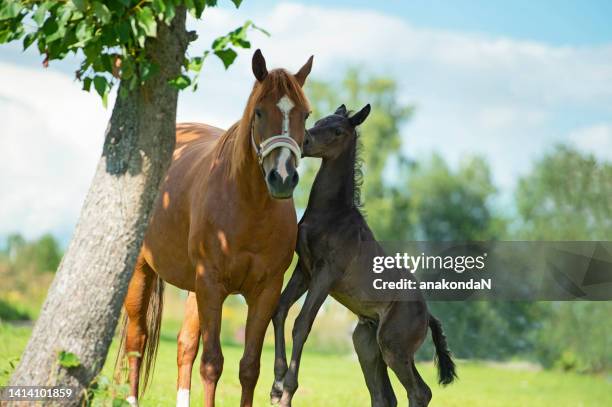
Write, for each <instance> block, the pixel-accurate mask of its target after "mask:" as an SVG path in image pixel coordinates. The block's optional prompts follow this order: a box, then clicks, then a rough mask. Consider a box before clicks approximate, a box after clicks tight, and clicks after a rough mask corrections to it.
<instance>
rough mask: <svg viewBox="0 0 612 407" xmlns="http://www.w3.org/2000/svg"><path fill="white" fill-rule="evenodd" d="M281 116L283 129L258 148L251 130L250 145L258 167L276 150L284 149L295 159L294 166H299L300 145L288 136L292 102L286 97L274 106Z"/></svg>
mask: <svg viewBox="0 0 612 407" xmlns="http://www.w3.org/2000/svg"><path fill="white" fill-rule="evenodd" d="M276 105H277V106H278V108H279V109H280V111H281V112H282V114H283V127H282V132H281V134H279V135H276V136H272V137H269V138H267V139H265V140H264V141H262V142H261V143H260V144H259V146H258V145H257V144H256V143H255V139H254V138H253V130H252V129H251V144H252V145H253V148H254V149H255V152H256V153H257V160H258V161H259V165H262V164H263V160H264V158H266V157H267V156H268V155H270V153H271V152H272V151H274V150H276V149H277V148H283V147H286V148H288V149H289V151H291V153H292V154H293V156H294V158H295V166H296V167H297V166H299V165H300V158H301V156H302V149H301V148H300V145H299V144H298V143H297V142H296V141H295V140H294V139H293V138H291V137H290V136H289V112H290V111H291V109H292V108H293V106H294V105H293V102H292V101H291V99H289V98H288V97H287V96H283V97H282V98H280V100H279V101H278V103H277V104H276Z"/></svg>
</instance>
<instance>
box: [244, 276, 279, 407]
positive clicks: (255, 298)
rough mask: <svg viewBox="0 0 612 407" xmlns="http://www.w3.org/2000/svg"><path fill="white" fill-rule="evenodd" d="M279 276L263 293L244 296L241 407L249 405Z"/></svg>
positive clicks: (257, 375)
mask: <svg viewBox="0 0 612 407" xmlns="http://www.w3.org/2000/svg"><path fill="white" fill-rule="evenodd" d="M279 274H280V275H279V276H278V278H276V279H274V280H273V281H269V282H267V283H266V284H265V288H264V289H263V290H257V291H256V292H250V293H247V295H246V300H247V304H248V306H249V312H248V316H247V323H246V334H245V338H244V353H243V355H242V359H240V384H241V385H242V397H241V398H240V405H241V406H243V407H251V406H252V405H253V393H254V391H255V385H256V384H257V379H258V378H259V370H260V369H259V368H260V359H261V348H262V346H263V341H264V337H265V335H266V329H267V328H268V325H270V319H272V315H273V313H274V310H275V309H276V306H277V304H278V298H279V297H280V292H281V289H282V286H283V275H282V273H279Z"/></svg>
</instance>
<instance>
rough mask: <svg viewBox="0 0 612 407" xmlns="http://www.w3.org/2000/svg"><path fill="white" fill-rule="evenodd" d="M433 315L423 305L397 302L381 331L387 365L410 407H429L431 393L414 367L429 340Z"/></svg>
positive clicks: (379, 340) (382, 350)
mask: <svg viewBox="0 0 612 407" xmlns="http://www.w3.org/2000/svg"><path fill="white" fill-rule="evenodd" d="M428 320H429V313H428V311H427V307H426V306H425V304H424V303H421V302H415V301H410V302H396V303H394V304H393V305H391V306H390V307H389V309H388V310H387V313H386V314H385V315H384V317H383V318H382V320H381V322H380V325H379V328H378V344H379V346H380V350H381V352H382V355H383V359H384V360H385V363H387V365H388V366H389V367H390V368H391V369H392V370H393V371H394V372H395V374H396V375H397V378H398V379H399V380H400V382H401V383H402V385H403V386H404V388H405V389H406V391H407V392H408V401H409V406H410V407H426V406H427V405H428V404H429V401H430V400H431V390H430V389H429V387H428V386H427V384H425V382H424V381H423V379H422V378H421V376H420V375H419V373H418V372H417V370H416V367H415V366H414V353H415V352H416V351H417V349H418V348H419V346H421V344H422V343H423V341H424V340H425V338H426V336H427V327H428Z"/></svg>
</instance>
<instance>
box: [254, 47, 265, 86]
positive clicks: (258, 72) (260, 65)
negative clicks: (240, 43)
mask: <svg viewBox="0 0 612 407" xmlns="http://www.w3.org/2000/svg"><path fill="white" fill-rule="evenodd" d="M252 65H253V74H254V75H255V78H257V80H258V81H259V82H262V81H263V80H264V79H266V76H268V68H266V60H265V59H264V56H263V54H262V53H261V51H260V50H257V51H255V53H254V54H253V61H252Z"/></svg>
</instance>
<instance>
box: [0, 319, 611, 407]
mask: <svg viewBox="0 0 612 407" xmlns="http://www.w3.org/2000/svg"><path fill="white" fill-rule="evenodd" d="M30 332H31V328H29V327H13V326H10V325H7V324H0V385H4V384H6V382H7V381H8V374H6V373H4V374H2V373H1V372H2V371H4V370H10V365H9V362H10V361H14V360H15V359H16V358H18V357H19V354H20V353H21V351H22V350H23V348H24V347H25V345H26V342H27V339H28V335H29V334H30ZM162 334H163V335H162V341H161V344H160V347H159V355H158V359H157V368H156V370H155V376H154V378H153V382H152V385H151V387H150V388H149V390H148V392H147V394H146V395H145V397H144V398H143V400H142V403H141V404H142V405H143V406H172V405H174V402H175V392H176V388H175V381H176V362H175V360H176V359H175V358H176V353H175V352H176V343H175V341H174V339H173V338H174V336H175V332H174V329H172V330H170V329H168V328H167V327H164V331H163V332H162ZM307 347H308V345H307ZM114 352H116V344H113V348H112V349H111V355H112V356H114V354H115V353H114ZM223 353H224V356H225V366H224V371H223V376H222V377H221V381H220V383H219V387H218V390H217V400H218V403H217V404H218V406H232V407H234V406H237V405H238V403H239V400H240V384H239V380H238V362H239V360H240V356H241V353H242V349H241V347H238V346H232V345H224V346H223ZM273 354H274V350H273V349H272V348H270V347H266V348H264V352H263V356H262V360H261V376H260V380H259V383H258V386H257V389H256V405H258V406H266V405H268V404H269V403H268V391H269V389H270V385H271V384H272V377H273V375H272V363H273ZM111 359H113V358H111V357H109V360H111ZM113 360H114V359H113ZM110 364H112V363H109V366H106V367H105V369H104V373H105V374H107V375H109V376H110V373H111V369H112V366H110ZM418 368H419V371H420V372H421V373H422V375H423V377H424V379H425V380H426V381H427V383H429V384H430V387H431V388H432V390H433V394H434V398H433V400H432V402H431V404H430V406H432V407H436V406H444V407H454V406H462V407H463V406H468V407H470V406H474V407H479V406H482V407H505V406H508V407H509V406H512V407H517V406H518V407H520V406H530V407H532V406H551V407H565V406H567V407H587V406H593V407H600V406H612V380H611V379H610V378H607V379H606V378H604V377H596V376H586V375H578V374H574V373H563V372H558V371H537V370H533V369H529V368H521V367H520V365H519V366H515V367H512V365H492V364H489V363H484V362H482V363H479V362H461V361H460V362H459V377H460V379H459V381H458V382H456V383H454V384H452V385H451V386H448V387H446V388H442V387H440V386H438V385H437V384H435V383H436V382H435V370H434V367H433V366H432V364H430V363H422V364H419V366H418ZM300 373H301V374H300V388H299V389H298V392H297V394H296V396H295V399H294V401H295V403H294V404H295V405H297V406H309V407H317V406H321V407H322V406H326V407H329V406H355V407H358V406H364V407H365V406H368V405H369V397H368V394H367V390H366V387H365V383H364V381H363V378H362V376H361V371H360V369H359V364H358V362H357V360H356V358H355V357H354V356H351V355H338V354H323V353H314V352H308V351H306V352H305V353H304V357H303V359H302V368H301V372H300ZM193 381H194V386H193V387H194V388H193V393H192V403H191V405H192V406H199V405H201V400H202V386H201V383H200V379H199V374H198V372H197V369H194V380H193ZM393 385H394V388H395V389H396V394H397V395H398V398H399V400H400V405H406V402H405V400H406V399H405V397H406V396H405V393H404V391H403V389H402V388H401V387H400V386H399V384H398V382H397V380H395V377H393ZM402 400H403V401H402Z"/></svg>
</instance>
